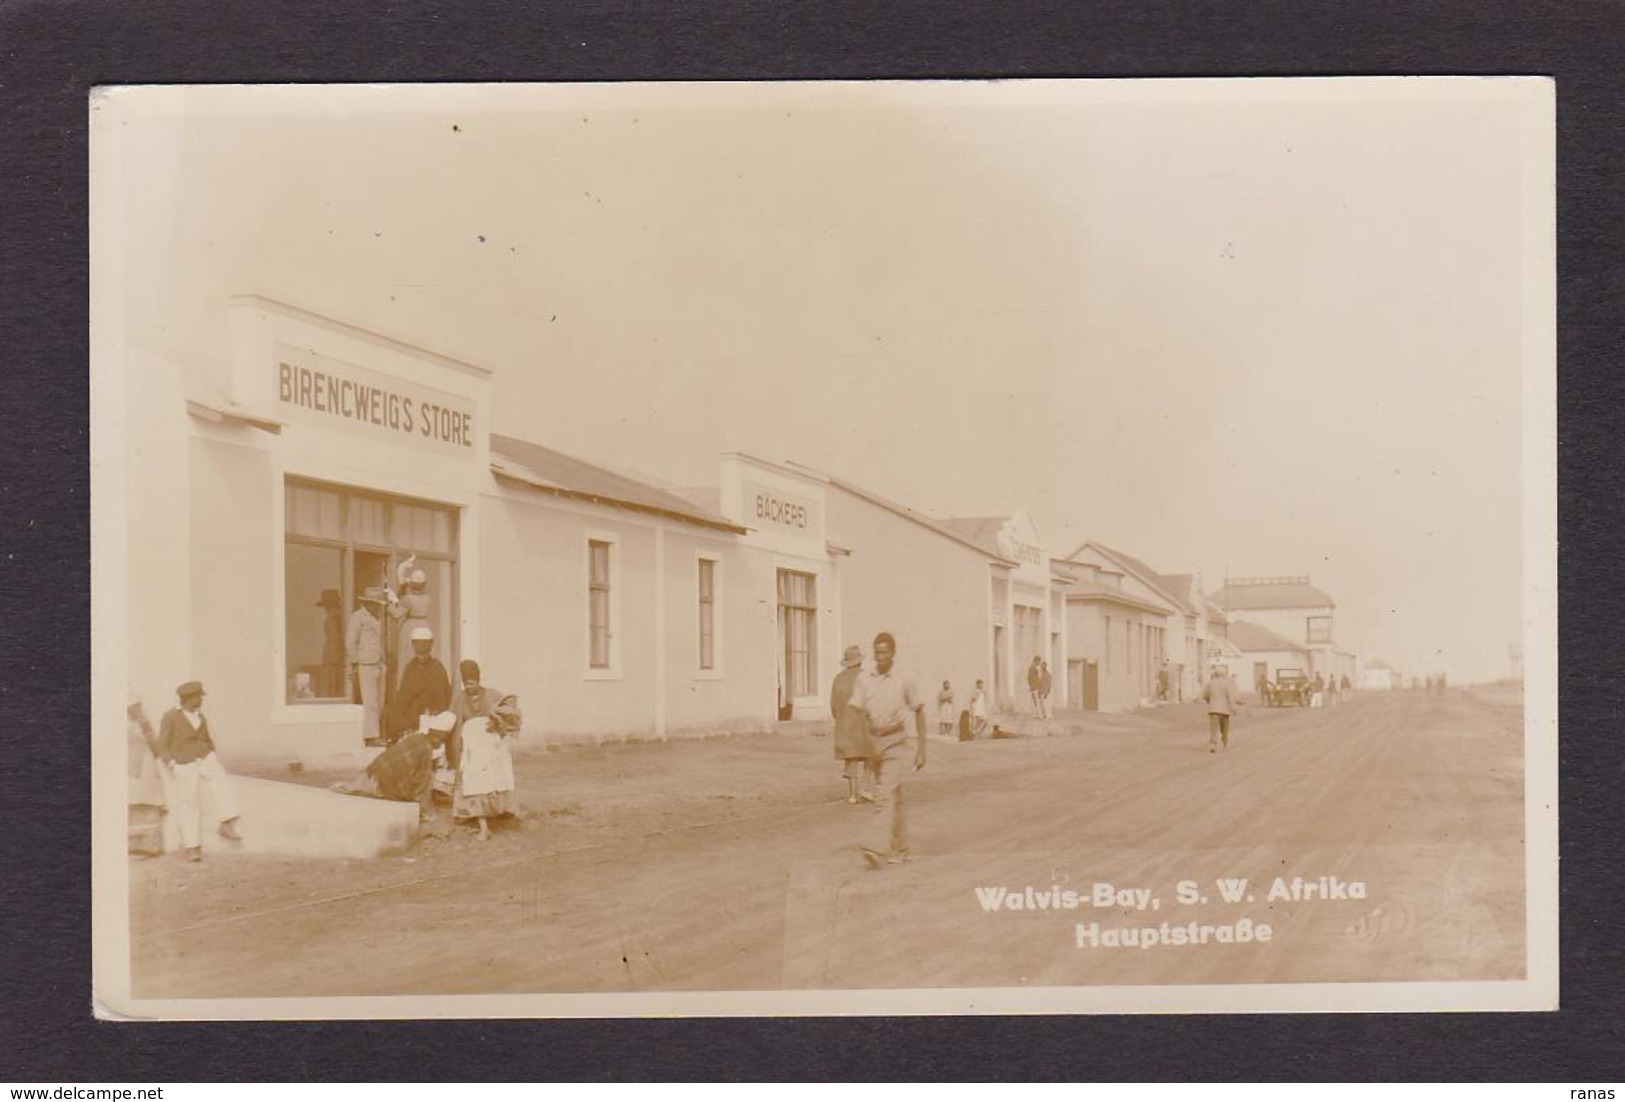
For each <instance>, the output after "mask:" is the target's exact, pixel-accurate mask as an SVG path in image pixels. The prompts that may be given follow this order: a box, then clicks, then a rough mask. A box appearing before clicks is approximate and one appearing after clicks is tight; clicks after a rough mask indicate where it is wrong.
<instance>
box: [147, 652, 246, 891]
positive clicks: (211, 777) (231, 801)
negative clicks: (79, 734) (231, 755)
mask: <svg viewBox="0 0 1625 1102" xmlns="http://www.w3.org/2000/svg"><path fill="white" fill-rule="evenodd" d="M175 695H176V696H177V697H179V698H180V707H178V708H171V709H170V710H169V711H168V712H166V713H164V718H163V720H162V722H161V723H160V724H159V726H158V746H157V750H158V756H159V758H160V759H162V761H163V763H164V764H165V765H167V766H168V767H169V772H170V777H171V782H170V794H171V796H172V797H173V798H174V805H173V807H171V809H170V810H171V812H172V813H173V814H174V815H175V819H176V826H177V827H178V828H179V830H180V838H181V846H182V848H184V849H185V850H186V856H187V859H188V860H191V861H201V860H202V859H203V842H202V839H201V838H200V837H199V833H200V822H199V820H200V818H201V816H202V814H203V807H202V802H201V800H200V796H201V793H202V787H203V785H204V784H207V785H208V786H209V793H210V795H212V796H213V797H214V806H215V812H216V814H217V815H218V816H219V819H220V836H221V837H222V838H226V839H229V840H230V841H233V842H235V841H238V840H240V839H241V837H242V835H240V834H238V833H237V825H236V824H237V796H236V793H235V792H233V791H232V787H231V777H230V775H228V774H227V773H226V768H225V766H223V765H221V764H220V758H219V756H218V755H217V754H216V753H215V750H214V736H213V735H211V734H210V733H209V721H208V720H207V719H205V718H204V716H203V683H202V682H201V681H187V682H183V683H182V684H181V685H180V686H178V687H177V688H176V689H175Z"/></svg>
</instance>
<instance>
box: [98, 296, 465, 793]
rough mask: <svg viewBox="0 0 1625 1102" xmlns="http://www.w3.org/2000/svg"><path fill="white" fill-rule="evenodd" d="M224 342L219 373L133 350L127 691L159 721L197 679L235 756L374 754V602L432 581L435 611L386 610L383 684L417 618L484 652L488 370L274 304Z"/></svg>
mask: <svg viewBox="0 0 1625 1102" xmlns="http://www.w3.org/2000/svg"><path fill="white" fill-rule="evenodd" d="M229 333H230V352H229V355H228V356H224V357H221V358H220V359H219V360H218V361H211V362H210V363H208V364H206V365H205V364H191V365H180V364H174V363H170V362H164V361H161V360H159V359H157V358H154V357H148V356H143V355H141V354H139V353H138V352H134V351H131V352H130V353H129V356H130V362H129V364H128V370H127V371H126V374H125V380H126V384H127V385H126V389H125V393H124V395H123V397H124V400H125V408H126V411H127V415H128V416H127V422H126V427H127V430H128V432H129V439H128V447H127V453H128V455H129V463H128V466H127V469H126V471H125V472H124V477H125V478H126V479H127V483H126V487H127V491H128V498H127V500H128V502H129V505H128V509H127V512H126V516H125V525H124V530H125V533H126V536H127V555H126V562H127V564H128V572H127V576H126V582H127V590H126V593H127V602H126V603H127V609H128V618H127V632H128V643H129V645H128V648H127V650H128V654H127V658H126V661H127V675H128V680H129V683H130V684H131V686H132V687H133V688H134V689H135V690H136V691H137V692H138V693H139V694H140V695H141V696H142V697H143V699H144V701H145V702H146V704H147V707H148V710H149V711H150V712H152V713H154V714H157V713H159V712H161V711H162V710H164V709H165V708H167V707H169V706H171V705H172V704H173V699H172V689H173V686H174V685H175V684H176V683H177V682H180V681H183V680H187V679H188V678H198V679H200V680H202V681H203V682H204V684H205V686H206V688H207V690H208V694H209V699H208V709H209V715H210V722H211V727H212V728H213V730H214V731H215V734H216V741H217V742H218V743H219V745H220V750H221V753H222V756H223V757H226V758H228V759H232V758H237V759H261V758H264V759H277V760H286V761H303V760H312V759H321V758H341V757H344V756H346V755H349V754H355V753H359V752H360V749H361V741H362V738H363V737H364V736H363V733H362V727H363V719H362V716H363V707H362V705H361V704H359V703H357V702H355V699H354V697H355V694H354V692H353V687H352V685H351V682H350V671H349V668H348V663H347V662H346V660H345V645H346V639H347V635H348V631H349V628H350V623H351V620H352V618H353V617H354V615H355V614H356V610H357V609H358V608H359V607H360V605H361V604H362V602H361V597H362V596H363V595H364V594H365V593H366V591H367V590H368V589H369V588H372V587H384V586H388V587H390V588H391V589H395V590H398V589H400V588H401V587H400V585H399V580H400V571H401V568H402V567H403V565H404V566H406V567H407V568H408V573H409V572H410V570H420V571H422V573H423V576H424V579H425V583H426V584H425V585H424V587H423V596H422V599H421V601H419V602H418V605H417V608H416V613H422V615H416V614H415V613H414V612H412V611H409V608H408V606H407V605H404V604H403V605H400V606H397V611H399V612H400V613H401V615H399V616H397V617H391V616H390V613H389V609H388V606H386V605H372V606H371V607H373V608H375V609H377V611H378V612H379V613H380V614H381V615H380V616H379V623H380V630H379V631H378V633H377V635H378V640H379V642H380V644H381V653H380V662H381V664H382V665H383V666H384V667H385V671H384V674H383V678H382V680H383V681H384V682H385V683H386V684H387V683H392V682H393V680H394V678H395V675H396V671H397V670H398V668H399V664H400V662H401V661H402V653H401V644H400V642H399V640H400V639H401V637H402V635H403V634H409V632H410V628H409V627H407V629H406V631H404V632H403V630H402V628H403V626H405V625H406V621H407V620H408V619H411V620H413V622H414V624H416V623H426V624H427V626H429V627H430V628H431V629H432V630H433V631H434V633H435V644H434V647H435V653H436V655H437V656H438V657H440V658H441V659H442V661H445V660H446V658H447V657H448V656H450V655H453V654H455V653H458V652H459V651H460V650H463V649H467V648H470V647H477V646H478V643H479V638H480V620H479V615H478V610H479V608H480V605H481V595H480V584H479V571H478V570H477V569H476V568H475V564H477V563H478V561H479V556H480V546H479V527H478V525H477V524H475V523H472V517H473V515H474V513H475V511H476V508H477V505H478V502H479V499H480V495H481V490H482V488H483V487H484V486H485V485H486V484H487V483H488V482H489V479H490V476H489V473H488V470H487V466H488V453H487V445H486V434H487V428H486V424H487V420H488V416H489V401H490V376H489V373H488V372H487V371H485V370H484V369H482V368H479V367H477V366H474V365H471V364H467V363H462V362H459V361H456V360H452V359H449V358H446V357H442V356H438V355H436V354H434V353H430V352H426V351H424V350H421V349H415V348H411V347H409V346H407V345H404V344H401V343H399V342H397V341H393V340H390V339H389V338H386V337H383V336H380V335H378V334H374V333H370V332H368V331H366V330H363V329H360V328H357V327H354V326H349V325H345V324H342V323H338V322H334V321H331V320H328V319H323V318H320V317H317V316H315V315H313V314H309V313H307V312H305V311H303V310H299V309H297V308H294V307H290V306H286V305H284V304H281V303H277V302H274V301H272V300H269V299H263V298H258V297H245V298H240V299H235V300H233V302H232V305H231V307H230V314H229ZM381 703H382V705H383V706H384V707H386V708H387V701H386V702H381Z"/></svg>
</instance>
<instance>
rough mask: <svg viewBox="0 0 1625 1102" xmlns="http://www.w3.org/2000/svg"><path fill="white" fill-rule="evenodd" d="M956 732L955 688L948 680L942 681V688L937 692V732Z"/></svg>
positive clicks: (941, 733)
mask: <svg viewBox="0 0 1625 1102" xmlns="http://www.w3.org/2000/svg"><path fill="white" fill-rule="evenodd" d="M953 733H954V688H953V686H952V685H950V684H949V683H948V682H946V681H944V682H943V683H942V690H941V691H940V692H938V693H937V734H939V735H944V736H950V735H952V734H953Z"/></svg>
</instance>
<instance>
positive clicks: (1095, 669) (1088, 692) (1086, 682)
mask: <svg viewBox="0 0 1625 1102" xmlns="http://www.w3.org/2000/svg"><path fill="white" fill-rule="evenodd" d="M1078 665H1079V666H1080V667H1082V668H1081V669H1080V670H1079V674H1080V678H1079V683H1078V699H1079V701H1081V702H1082V704H1081V706H1082V708H1083V710H1084V711H1086V712H1098V711H1100V664H1099V663H1098V662H1088V661H1084V662H1080V663H1078Z"/></svg>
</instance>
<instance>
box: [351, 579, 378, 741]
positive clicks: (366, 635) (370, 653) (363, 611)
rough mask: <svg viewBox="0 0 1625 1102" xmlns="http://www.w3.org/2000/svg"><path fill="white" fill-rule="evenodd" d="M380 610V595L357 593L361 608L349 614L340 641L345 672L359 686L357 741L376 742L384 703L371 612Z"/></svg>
mask: <svg viewBox="0 0 1625 1102" xmlns="http://www.w3.org/2000/svg"><path fill="white" fill-rule="evenodd" d="M383 606H384V591H383V590H382V589H379V588H378V587H377V586H372V587H370V588H368V589H366V590H363V591H362V593H361V604H360V606H359V607H358V608H357V609H356V610H355V611H354V612H352V613H350V628H349V632H348V634H346V636H345V639H344V656H345V659H346V660H347V661H348V662H349V666H348V667H347V668H349V669H353V670H354V671H355V679H356V681H357V683H359V684H360V686H361V738H362V741H363V742H369V743H370V742H376V741H377V740H378V739H380V738H382V737H383V735H382V732H380V731H379V729H378V709H379V707H380V706H381V705H382V704H383V701H384V626H383V625H382V624H380V623H379V622H378V614H377V612H376V611H375V610H376V609H380V608H382V607H383Z"/></svg>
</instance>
